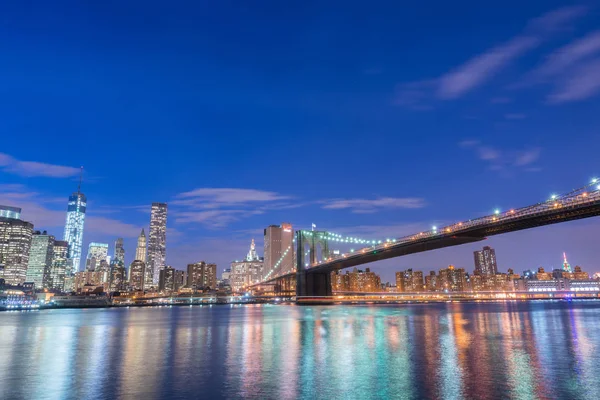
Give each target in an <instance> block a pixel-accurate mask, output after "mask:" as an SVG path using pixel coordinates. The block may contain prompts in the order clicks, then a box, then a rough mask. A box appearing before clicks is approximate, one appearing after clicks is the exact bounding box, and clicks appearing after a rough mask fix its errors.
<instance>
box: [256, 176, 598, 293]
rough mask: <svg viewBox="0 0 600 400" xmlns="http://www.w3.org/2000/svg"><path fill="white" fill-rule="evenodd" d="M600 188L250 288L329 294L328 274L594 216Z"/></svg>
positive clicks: (326, 262)
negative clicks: (289, 287)
mask: <svg viewBox="0 0 600 400" xmlns="http://www.w3.org/2000/svg"><path fill="white" fill-rule="evenodd" d="M599 189H600V186H596V182H595V181H594V182H593V185H587V186H584V187H583V188H580V189H577V190H574V191H572V192H570V193H567V194H565V195H563V196H560V197H559V196H553V197H552V199H550V200H548V201H546V202H543V203H538V204H535V205H532V206H528V207H523V208H520V209H513V210H508V211H505V212H502V213H496V214H493V215H489V216H485V217H482V218H478V219H474V220H469V221H465V222H458V223H456V224H453V225H449V226H445V227H443V228H437V229H432V230H430V231H427V232H420V233H417V234H414V235H410V236H405V237H403V238H400V239H394V240H392V241H388V242H385V243H382V244H378V245H375V246H372V247H367V248H363V249H359V250H357V251H354V252H352V253H345V254H341V255H339V256H337V257H335V258H330V259H326V260H323V261H320V262H316V263H314V264H312V265H309V266H307V267H305V268H303V269H300V270H299V271H298V272H290V273H287V274H285V275H280V276H277V277H274V278H271V279H269V280H268V281H265V282H261V283H260V284H257V285H255V286H260V285H271V284H277V282H281V281H282V280H285V279H294V277H295V278H296V281H297V284H296V285H297V289H296V291H297V295H298V296H315V295H317V296H319V295H325V296H329V295H331V289H330V288H329V289H326V287H327V286H330V274H331V272H332V271H336V270H340V269H344V268H350V267H355V266H359V265H362V264H367V263H371V262H374V261H380V260H385V259H389V258H394V257H401V256H405V255H409V254H415V253H421V252H424V251H430V250H436V249H441V248H445V247H451V246H457V245H461V244H466V243H473V242H477V241H481V240H484V239H486V238H487V237H489V236H494V235H500V234H503V233H508V232H515V231H520V230H524V229H530V228H535V227H539V226H544V225H551V224H557V223H561V222H567V221H573V220H578V219H583V218H589V217H594V216H598V215H600V191H599Z"/></svg>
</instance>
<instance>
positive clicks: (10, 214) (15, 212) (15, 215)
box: [0, 205, 21, 219]
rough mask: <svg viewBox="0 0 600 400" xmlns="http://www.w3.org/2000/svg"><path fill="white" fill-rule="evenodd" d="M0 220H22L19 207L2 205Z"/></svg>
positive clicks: (0, 206) (0, 207)
mask: <svg viewBox="0 0 600 400" xmlns="http://www.w3.org/2000/svg"><path fill="white" fill-rule="evenodd" d="M0 218H12V219H21V209H20V208H19V207H11V206H3V205H0Z"/></svg>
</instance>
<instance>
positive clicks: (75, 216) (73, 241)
mask: <svg viewBox="0 0 600 400" xmlns="http://www.w3.org/2000/svg"><path fill="white" fill-rule="evenodd" d="M86 207H87V198H86V197H85V195H84V194H83V193H81V178H80V179H79V186H78V188H77V191H76V192H74V193H73V194H72V195H71V196H70V197H69V205H68V206H67V221H66V223H65V234H64V238H63V239H64V240H65V241H66V242H67V243H69V258H70V260H71V265H72V267H71V268H72V269H73V273H75V272H77V271H79V268H80V267H81V265H80V264H81V251H82V247H83V225H84V223H85V211H86Z"/></svg>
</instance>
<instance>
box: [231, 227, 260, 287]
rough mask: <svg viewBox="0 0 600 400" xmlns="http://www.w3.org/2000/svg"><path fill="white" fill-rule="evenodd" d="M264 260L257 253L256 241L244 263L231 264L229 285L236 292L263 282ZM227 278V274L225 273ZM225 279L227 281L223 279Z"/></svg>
mask: <svg viewBox="0 0 600 400" xmlns="http://www.w3.org/2000/svg"><path fill="white" fill-rule="evenodd" d="M263 268H264V263H263V259H262V258H261V257H259V256H258V254H257V253H256V245H255V244H254V239H253V240H252V243H251V244H250V251H248V254H247V255H246V258H245V259H244V260H242V261H234V262H232V263H231V268H230V273H229V274H228V279H229V284H230V285H231V289H232V290H233V291H234V292H237V291H239V290H241V289H242V288H245V287H248V286H250V285H253V284H255V283H258V282H260V281H262V278H263ZM223 275H224V276H225V273H223ZM223 279H225V278H224V277H223Z"/></svg>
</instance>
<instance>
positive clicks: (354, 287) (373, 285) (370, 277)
mask: <svg viewBox="0 0 600 400" xmlns="http://www.w3.org/2000/svg"><path fill="white" fill-rule="evenodd" d="M347 274H348V290H349V291H350V292H380V291H381V279H380V278H379V276H378V275H377V274H376V273H374V272H371V269H370V268H366V269H365V271H362V270H359V269H357V268H356V267H355V268H354V269H353V270H352V272H349V273H347Z"/></svg>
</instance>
